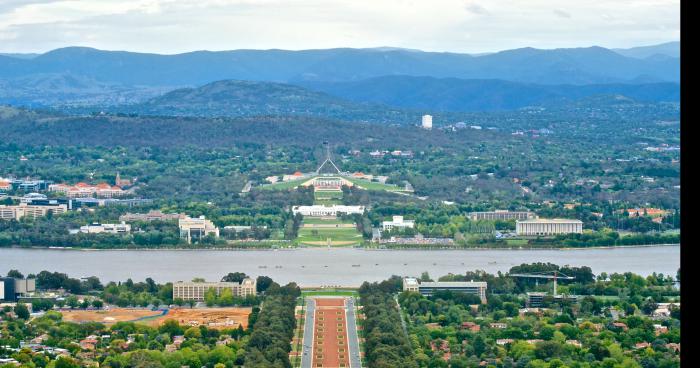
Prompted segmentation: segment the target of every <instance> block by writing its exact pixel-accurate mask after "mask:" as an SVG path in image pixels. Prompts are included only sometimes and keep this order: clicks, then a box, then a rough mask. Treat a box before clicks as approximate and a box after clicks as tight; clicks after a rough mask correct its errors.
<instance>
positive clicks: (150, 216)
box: [119, 210, 186, 222]
mask: <svg viewBox="0 0 700 368" xmlns="http://www.w3.org/2000/svg"><path fill="white" fill-rule="evenodd" d="M185 217H186V216H185V215H184V214H180V213H163V212H161V211H160V210H153V211H148V212H147V213H127V214H125V215H121V216H119V221H125V222H132V221H174V220H179V219H181V218H185Z"/></svg>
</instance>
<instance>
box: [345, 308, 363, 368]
mask: <svg viewBox="0 0 700 368" xmlns="http://www.w3.org/2000/svg"><path fill="white" fill-rule="evenodd" d="M345 313H346V321H347V323H348V328H347V330H348V350H350V368H361V367H362V359H361V358H360V338H359V336H358V335H357V319H356V318H355V299H354V298H348V299H346V300H345Z"/></svg>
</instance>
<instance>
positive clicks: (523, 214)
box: [469, 210, 537, 221]
mask: <svg viewBox="0 0 700 368" xmlns="http://www.w3.org/2000/svg"><path fill="white" fill-rule="evenodd" d="M534 218H537V216H536V215H535V214H534V213H533V212H529V211H507V210H495V211H484V212H470V213H469V219H470V220H472V221H479V220H491V221H495V220H502V221H508V220H527V219H534Z"/></svg>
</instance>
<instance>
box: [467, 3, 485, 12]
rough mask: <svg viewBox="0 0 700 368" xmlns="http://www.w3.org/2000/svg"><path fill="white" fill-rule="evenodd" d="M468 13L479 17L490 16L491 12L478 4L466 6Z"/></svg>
mask: <svg viewBox="0 0 700 368" xmlns="http://www.w3.org/2000/svg"><path fill="white" fill-rule="evenodd" d="M465 8H466V9H467V11H468V12H470V13H472V14H477V15H488V14H489V11H488V10H487V9H486V8H484V7H483V6H481V5H479V4H477V3H469V4H467V5H466V6H465Z"/></svg>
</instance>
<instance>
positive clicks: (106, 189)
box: [49, 183, 126, 198]
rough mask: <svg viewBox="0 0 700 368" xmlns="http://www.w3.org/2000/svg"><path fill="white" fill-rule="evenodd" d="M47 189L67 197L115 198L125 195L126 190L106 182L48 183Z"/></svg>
mask: <svg viewBox="0 0 700 368" xmlns="http://www.w3.org/2000/svg"><path fill="white" fill-rule="evenodd" d="M49 191H50V192H56V193H63V194H64V195H66V196H67V197H68V198H116V197H121V196H124V195H126V191H124V190H122V188H120V187H118V186H116V185H115V186H112V185H109V184H107V183H100V184H97V185H90V184H86V183H78V184H75V185H68V184H51V185H49Z"/></svg>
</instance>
